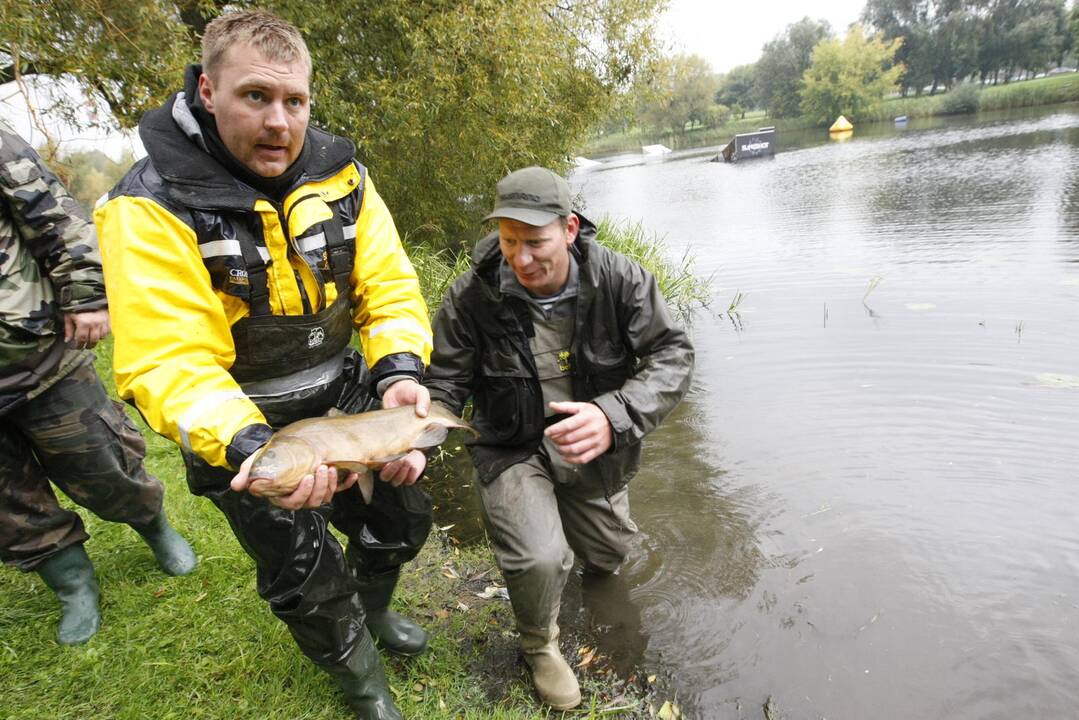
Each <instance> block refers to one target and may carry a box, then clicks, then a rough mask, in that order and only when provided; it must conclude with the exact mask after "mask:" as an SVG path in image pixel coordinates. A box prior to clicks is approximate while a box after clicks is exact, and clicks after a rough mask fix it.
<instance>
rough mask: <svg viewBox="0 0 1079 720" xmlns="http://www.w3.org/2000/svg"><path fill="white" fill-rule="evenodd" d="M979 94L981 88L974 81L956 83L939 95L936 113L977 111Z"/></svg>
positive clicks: (950, 113)
mask: <svg viewBox="0 0 1079 720" xmlns="http://www.w3.org/2000/svg"><path fill="white" fill-rule="evenodd" d="M980 94H981V88H980V87H979V86H978V85H976V84H974V83H969V82H965V83H962V84H960V85H957V86H955V87H954V88H952V89H951V90H950V91H949V92H946V93H945V94H944V95H942V96H941V97H940V101H939V104H938V105H937V112H936V114H937V115H963V114H967V113H975V112H978V101H979V97H978V96H979V95H980Z"/></svg>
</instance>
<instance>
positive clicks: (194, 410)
mask: <svg viewBox="0 0 1079 720" xmlns="http://www.w3.org/2000/svg"><path fill="white" fill-rule="evenodd" d="M94 222H95V224H96V225H97V232H98V237H99V242H100V245H101V255H102V260H103V265H104V269H105V286H106V293H107V294H108V298H109V313H110V316H111V322H112V330H113V335H114V337H115V344H114V350H113V370H114V373H115V375H116V389H117V392H118V393H119V394H120V396H121V397H123V398H125V399H134V401H135V404H136V406H138V408H139V410H140V411H141V412H142V414H143V416H144V417H145V418H146V421H147V422H148V423H149V424H150V427H152V428H153V429H154V430H156V431H157V432H158V433H161V434H162V435H164V436H166V437H168V438H170V439H172V440H173V441H175V442H177V443H179V444H180V445H182V446H183V447H185V448H186V449H188V450H190V451H192V452H194V453H195V454H197V455H199V456H200V457H202V458H203V459H204V460H205V461H206V462H208V463H210V464H212V465H218V466H221V467H227V466H228V463H227V462H226V460H225V450H226V449H227V447H228V444H229V442H230V441H231V440H232V437H233V435H235V434H236V432H238V431H239V430H240V429H242V428H244V427H246V426H248V425H251V424H253V423H264V422H266V421H265V418H264V417H263V416H262V413H261V412H259V410H258V408H257V407H256V406H255V404H254V403H253V402H251V400H250V399H248V398H247V396H246V395H244V394H243V392H242V391H241V390H240V387H239V385H238V384H237V383H236V381H235V380H233V379H232V376H231V375H229V373H228V368H230V367H231V366H232V363H233V361H234V360H235V357H236V354H235V349H234V347H233V343H232V335H231V333H230V331H229V323H228V319H227V318H226V316H225V312H224V309H223V308H222V305H221V301H220V300H219V299H218V297H217V295H216V294H215V293H214V290H213V286H212V285H211V283H210V275H209V273H208V272H207V270H206V266H205V265H204V264H203V262H202V258H201V256H200V255H199V251H198V243H197V240H196V238H195V233H194V231H193V230H192V229H191V228H190V227H188V226H187V225H186V224H184V223H183V222H182V221H181V220H180V219H179V218H177V217H176V216H175V215H173V214H172V213H170V212H168V211H167V210H165V209H164V208H163V207H161V206H160V205H158V204H157V203H155V202H154V201H152V200H150V199H147V198H141V197H128V196H121V197H116V198H113V199H111V200H109V201H108V202H106V203H105V204H104V205H101V206H100V207H98V209H97V210H95V212H94Z"/></svg>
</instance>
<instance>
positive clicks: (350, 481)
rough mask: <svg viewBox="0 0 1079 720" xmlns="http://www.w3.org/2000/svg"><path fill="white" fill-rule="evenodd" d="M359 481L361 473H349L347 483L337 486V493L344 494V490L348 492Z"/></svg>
mask: <svg viewBox="0 0 1079 720" xmlns="http://www.w3.org/2000/svg"><path fill="white" fill-rule="evenodd" d="M359 479H360V474H359V473H349V474H348V477H346V478H345V481H344V482H343V483H338V484H337V492H342V491H343V490H348V489H349V488H350V487H352V486H353V485H355V484H356V481H357V480H359Z"/></svg>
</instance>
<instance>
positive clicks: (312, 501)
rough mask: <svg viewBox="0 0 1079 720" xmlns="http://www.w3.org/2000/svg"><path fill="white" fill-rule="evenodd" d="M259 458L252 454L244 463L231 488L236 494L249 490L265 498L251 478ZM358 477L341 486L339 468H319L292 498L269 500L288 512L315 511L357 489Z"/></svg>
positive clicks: (304, 479)
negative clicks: (253, 467)
mask: <svg viewBox="0 0 1079 720" xmlns="http://www.w3.org/2000/svg"><path fill="white" fill-rule="evenodd" d="M256 455H257V453H253V454H252V455H251V456H250V457H248V458H247V459H246V460H244V462H243V464H242V465H240V469H239V471H238V472H237V473H236V476H235V477H233V478H232V481H231V482H230V483H229V486H230V487H231V488H232V489H233V490H234V491H235V492H243V491H245V490H247V491H248V492H250V493H251V494H252V495H256V496H260V497H263V496H262V495H261V494H260V493H259V491H258V486H257V485H252V482H251V478H250V472H251V466H252V465H253V464H254V463H255V457H256ZM359 477H360V476H359V474H358V473H349V475H348V477H346V478H345V480H344V482H340V481H339V479H338V474H337V468H335V467H333V466H332V465H319V466H318V468H316V469H315V472H314V473H312V474H310V475H304V477H303V479H302V480H300V484H299V485H297V486H296V489H295V490H293V491H292V493H291V494H290V495H280V496H277V497H267V498H266V499H267V500H269V501H270V502H271V503H272V504H274V505H276V506H277V507H279V508H284V509H285V510H299V509H300V508H316V507H319V506H320V505H325V504H326V503H328V502H330V500H332V499H333V496H334V494H335V493H339V492H341V491H343V490H348V489H349V488H350V487H352V486H353V485H355V484H356V481H357V480H358V479H359Z"/></svg>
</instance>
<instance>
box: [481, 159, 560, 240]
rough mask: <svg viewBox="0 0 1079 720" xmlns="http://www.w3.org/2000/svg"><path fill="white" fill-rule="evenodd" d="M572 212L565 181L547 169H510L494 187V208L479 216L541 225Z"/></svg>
mask: <svg viewBox="0 0 1079 720" xmlns="http://www.w3.org/2000/svg"><path fill="white" fill-rule="evenodd" d="M571 212H573V208H571V207H570V202H569V183H567V182H566V181H565V180H564V179H563V178H561V177H560V176H558V175H556V174H555V173H553V172H551V171H550V170H548V169H547V168H541V167H537V166H535V165H533V166H531V167H526V168H522V169H520V170H514V171H513V172H511V173H510V174H509V175H507V176H506V177H504V178H502V179H501V180H499V181H498V185H497V186H495V209H494V210H493V211H492V212H491V213H490V214H489V215H487V217H485V218H483V219H484V220H489V219H491V218H509V219H511V220H520V221H521V222H523V223H525V224H527V225H535V226H536V227H541V226H543V225H546V224H548V223H550V222H553V221H554V220H555V219H556V218H560V217H568V216H569V214H570V213H571Z"/></svg>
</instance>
